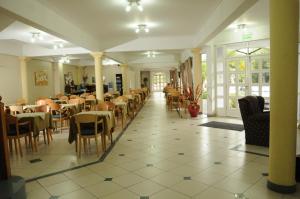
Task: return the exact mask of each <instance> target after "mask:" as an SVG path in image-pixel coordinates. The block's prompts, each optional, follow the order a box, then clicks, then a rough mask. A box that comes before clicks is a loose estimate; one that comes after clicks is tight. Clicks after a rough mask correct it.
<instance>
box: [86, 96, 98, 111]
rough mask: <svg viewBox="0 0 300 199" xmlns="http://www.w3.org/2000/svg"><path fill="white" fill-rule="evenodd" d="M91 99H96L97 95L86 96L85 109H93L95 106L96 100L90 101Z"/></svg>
mask: <svg viewBox="0 0 300 199" xmlns="http://www.w3.org/2000/svg"><path fill="white" fill-rule="evenodd" d="M89 100H96V97H95V96H94V95H88V96H86V97H85V104H84V109H85V110H93V109H94V108H95V101H89Z"/></svg>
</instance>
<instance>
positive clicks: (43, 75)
mask: <svg viewBox="0 0 300 199" xmlns="http://www.w3.org/2000/svg"><path fill="white" fill-rule="evenodd" d="M34 77H35V85H36V86H47V85H48V73H47V72H46V71H38V72H35V73H34Z"/></svg>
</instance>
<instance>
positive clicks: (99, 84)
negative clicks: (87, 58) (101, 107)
mask: <svg viewBox="0 0 300 199" xmlns="http://www.w3.org/2000/svg"><path fill="white" fill-rule="evenodd" d="M91 55H92V56H93V57H94V60H95V80H96V98H97V100H100V101H104V97H103V71H102V56H103V52H92V53H91Z"/></svg>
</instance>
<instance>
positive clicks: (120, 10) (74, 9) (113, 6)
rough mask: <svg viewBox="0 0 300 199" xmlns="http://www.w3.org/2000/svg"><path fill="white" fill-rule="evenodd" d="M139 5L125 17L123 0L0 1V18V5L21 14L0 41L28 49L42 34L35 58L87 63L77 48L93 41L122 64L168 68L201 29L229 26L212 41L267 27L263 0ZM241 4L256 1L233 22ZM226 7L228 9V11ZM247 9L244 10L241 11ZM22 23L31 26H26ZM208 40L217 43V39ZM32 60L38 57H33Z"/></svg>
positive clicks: (145, 1)
mask: <svg viewBox="0 0 300 199" xmlns="http://www.w3.org/2000/svg"><path fill="white" fill-rule="evenodd" d="M141 1H142V5H143V7H144V11H143V12H139V11H138V10H135V9H132V11H131V12H130V13H127V12H126V11H125V7H126V5H127V0H88V1H84V3H83V1H82V0H35V1H26V2H27V4H26V3H25V2H22V1H21V2H20V1H18V0H3V1H1V2H0V14H1V6H4V7H5V8H6V9H7V10H9V9H11V12H10V14H12V13H13V12H14V11H15V12H16V13H15V14H16V15H18V16H19V15H23V14H24V16H22V17H17V18H16V19H17V20H18V19H20V21H22V22H23V23H21V22H19V21H15V22H13V23H11V24H10V25H9V26H8V27H7V28H6V29H4V30H3V31H2V32H0V42H1V40H14V41H18V42H19V43H20V44H22V45H27V47H28V46H32V45H33V44H31V43H30V38H31V32H36V31H38V32H41V33H43V35H44V38H45V39H44V40H43V41H38V42H36V43H35V44H34V45H36V46H40V47H42V48H45V49H48V51H47V52H45V53H43V54H42V55H40V56H41V57H45V55H47V54H48V55H49V56H50V57H59V56H60V55H63V54H69V55H72V59H74V60H89V61H91V62H92V61H93V59H92V57H91V56H90V55H89V52H90V50H91V49H89V48H86V49H85V48H80V47H81V46H84V45H81V44H83V43H84V42H87V43H88V42H90V43H91V42H92V43H97V44H98V43H99V44H100V45H99V46H100V47H99V49H103V48H104V49H105V50H103V51H106V52H107V53H106V56H107V57H110V58H113V59H115V60H118V61H119V62H121V63H129V64H132V65H139V66H141V67H144V68H149V67H150V68H151V67H152V68H157V67H162V65H164V66H166V67H171V66H172V67H173V65H175V64H178V63H179V62H180V56H181V54H182V52H183V51H184V50H185V49H190V48H193V47H194V46H193V44H192V41H193V40H194V39H195V37H196V36H197V34H198V33H202V32H203V31H201V30H203V29H205V30H206V29H212V30H211V32H213V33H215V32H216V30H217V29H218V30H219V29H220V28H221V31H222V30H223V29H224V28H225V27H226V26H224V27H223V24H230V23H231V22H233V23H232V24H231V25H230V26H228V27H227V28H225V30H224V31H223V32H221V33H220V34H219V35H218V36H217V37H216V38H222V39H223V40H224V41H225V40H226V41H229V39H228V38H227V37H228V36H227V35H228V34H230V35H232V34H231V33H232V32H233V27H236V24H240V23H245V24H247V26H248V27H258V26H267V25H268V0H258V1H257V0H240V1H236V0H184V1H183V0H163V1H162V0H141ZM242 1H243V2H246V3H247V2H250V1H251V2H252V4H250V3H248V4H249V5H247V6H248V7H247V9H248V8H249V7H251V6H252V5H253V4H254V3H255V2H257V3H256V4H255V5H254V6H253V7H251V8H250V9H249V10H248V11H247V12H245V13H243V14H242V16H240V15H238V16H235V18H234V17H233V14H232V13H235V11H236V9H240V7H241V6H239V2H242ZM2 2H5V3H2ZM16 2H18V6H16V5H15V4H16ZM246 3H245V4H246ZM26 6H28V9H30V8H32V7H33V8H35V9H33V12H32V13H33V14H32V15H30V13H28V9H27V8H24V7H26ZM232 7H234V8H232ZM22 8H23V9H24V10H25V13H24V12H23V10H22ZM37 8H40V9H37ZM231 8H232V10H230V9H231ZM18 9H20V10H18ZM247 9H246V8H245V10H247ZM226 12H227V13H226ZM243 12H244V11H243ZM43 13H45V15H43ZM8 16H12V15H8ZM49 16H53V18H49ZM47 17H48V18H47ZM226 17H227V18H230V23H228V22H229V21H228V20H227V19H226V20H227V21H226V23H225V21H224V20H225V18H226ZM39 20H40V21H39ZM0 22H1V19H0ZM26 23H27V24H30V25H26ZM140 23H146V24H148V25H149V27H150V32H149V33H148V34H145V33H144V34H136V33H135V31H134V29H135V25H137V24H140ZM41 24H42V25H43V24H45V26H41ZM213 26H215V29H214V28H213ZM218 26H219V27H218ZM33 27H36V28H33ZM38 29H39V30H38ZM40 30H43V31H40ZM48 30H49V31H48ZM76 30H77V31H78V32H77V31H76ZM0 31H1V30H0ZM204 32H205V31H204ZM218 32H220V31H218ZM61 33H65V34H70V35H72V34H74V35H75V36H74V37H73V38H75V39H73V40H72V39H67V38H66V37H65V35H64V34H61ZM54 35H55V36H54ZM60 38H64V39H60ZM76 39H82V40H83V43H80V42H76ZM66 40H68V41H69V42H67V41H66ZM57 41H63V42H64V43H65V47H64V49H65V51H62V52H63V54H62V52H57V51H55V50H53V44H54V43H55V42H57ZM70 41H71V42H70ZM213 41H216V42H218V40H213ZM87 46H88V45H87ZM74 48H78V49H77V50H75V51H74V50H73V51H70V50H69V51H68V49H74ZM87 49H88V50H87ZM110 49H114V50H110ZM120 49H122V50H120ZM148 49H151V50H155V51H157V52H158V53H157V57H156V58H148V57H147V56H146V55H145V52H146V51H147V50H148ZM42 50H43V49H41V48H37V49H36V50H35V51H36V52H41V51H42ZM23 51H24V49H23ZM32 51H33V50H31V51H30V52H32ZM101 51H102V50H101ZM0 52H1V44H0ZM68 52H69V53H68ZM74 52H76V53H74ZM80 54H82V55H80ZM34 56H39V55H38V53H36V54H34ZM84 63H85V62H84Z"/></svg>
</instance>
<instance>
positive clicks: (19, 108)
mask: <svg viewBox="0 0 300 199" xmlns="http://www.w3.org/2000/svg"><path fill="white" fill-rule="evenodd" d="M9 109H10V112H11V113H12V115H16V114H20V113H23V107H22V106H17V105H13V106H9Z"/></svg>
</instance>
